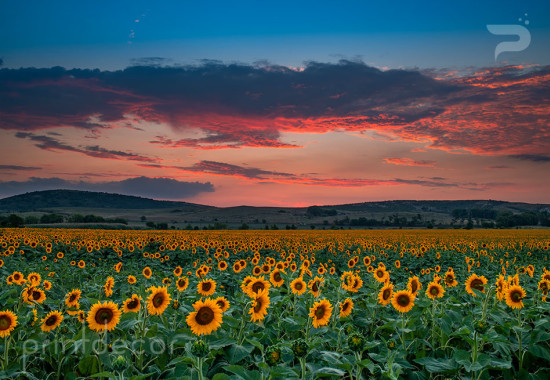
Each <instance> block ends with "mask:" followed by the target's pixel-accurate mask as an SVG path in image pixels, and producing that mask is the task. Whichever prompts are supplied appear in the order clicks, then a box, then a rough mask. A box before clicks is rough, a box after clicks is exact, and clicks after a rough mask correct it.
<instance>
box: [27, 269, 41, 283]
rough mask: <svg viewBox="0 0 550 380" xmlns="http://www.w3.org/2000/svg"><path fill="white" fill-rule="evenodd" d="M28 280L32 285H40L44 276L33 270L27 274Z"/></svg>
mask: <svg viewBox="0 0 550 380" xmlns="http://www.w3.org/2000/svg"><path fill="white" fill-rule="evenodd" d="M27 281H28V282H30V283H31V285H32V286H38V285H40V281H42V277H40V275H39V274H38V273H36V272H32V273H30V274H29V275H28V276H27Z"/></svg>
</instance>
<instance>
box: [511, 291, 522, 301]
mask: <svg viewBox="0 0 550 380" xmlns="http://www.w3.org/2000/svg"><path fill="white" fill-rule="evenodd" d="M510 298H511V299H512V301H514V302H519V301H521V292H518V291H512V292H510Z"/></svg>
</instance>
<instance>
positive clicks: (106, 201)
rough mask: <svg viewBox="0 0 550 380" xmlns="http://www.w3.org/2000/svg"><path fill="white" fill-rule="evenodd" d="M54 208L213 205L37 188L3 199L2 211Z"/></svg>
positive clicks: (190, 207)
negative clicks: (39, 189)
mask: <svg viewBox="0 0 550 380" xmlns="http://www.w3.org/2000/svg"><path fill="white" fill-rule="evenodd" d="M51 208H88V209H101V208H108V209H126V210H137V209H141V210H143V209H168V208H177V209H181V210H182V211H183V210H185V211H195V210H198V209H208V208H211V207H210V206H203V205H198V204H194V203H187V202H173V201H157V200H153V199H149V198H141V197H135V196H130V195H120V194H110V193H100V192H92V191H78V190H46V191H34V192H31V193H25V194H21V195H15V196H12V197H8V198H4V199H0V211H4V212H21V211H40V210H45V209H51Z"/></svg>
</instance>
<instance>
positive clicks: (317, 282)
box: [307, 276, 325, 298]
mask: <svg viewBox="0 0 550 380" xmlns="http://www.w3.org/2000/svg"><path fill="white" fill-rule="evenodd" d="M324 282H325V279H324V278H323V277H317V276H315V278H314V279H313V280H309V281H308V283H307V286H308V288H309V291H310V292H311V294H313V296H314V297H315V298H317V297H319V295H320V294H321V287H322V285H323V283H324Z"/></svg>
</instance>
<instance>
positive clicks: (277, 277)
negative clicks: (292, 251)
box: [273, 272, 281, 282]
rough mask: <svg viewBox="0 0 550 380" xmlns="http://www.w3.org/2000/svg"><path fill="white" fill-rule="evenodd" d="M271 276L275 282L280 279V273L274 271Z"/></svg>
mask: <svg viewBox="0 0 550 380" xmlns="http://www.w3.org/2000/svg"><path fill="white" fill-rule="evenodd" d="M273 278H274V279H275V281H277V282H279V281H281V273H279V272H275V274H274V275H273Z"/></svg>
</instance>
